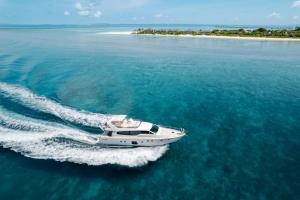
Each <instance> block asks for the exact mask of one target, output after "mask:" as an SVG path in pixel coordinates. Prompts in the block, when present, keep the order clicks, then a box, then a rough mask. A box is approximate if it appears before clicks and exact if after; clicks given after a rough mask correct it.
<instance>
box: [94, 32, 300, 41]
mask: <svg viewBox="0 0 300 200" xmlns="http://www.w3.org/2000/svg"><path fill="white" fill-rule="evenodd" d="M97 34H99V35H137V36H138V35H141V36H154V37H178V38H201V39H222V40H226V39H232V40H252V41H286V42H300V38H267V37H239V36H218V35H190V34H181V35H171V34H166V35H163V34H141V33H136V32H134V31H110V32H99V33H97Z"/></svg>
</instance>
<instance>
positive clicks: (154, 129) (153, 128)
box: [150, 124, 159, 133]
mask: <svg viewBox="0 0 300 200" xmlns="http://www.w3.org/2000/svg"><path fill="white" fill-rule="evenodd" d="M158 129H159V127H158V126H157V125H155V124H154V125H153V126H152V128H151V129H150V131H151V132H152V133H157V132H158Z"/></svg>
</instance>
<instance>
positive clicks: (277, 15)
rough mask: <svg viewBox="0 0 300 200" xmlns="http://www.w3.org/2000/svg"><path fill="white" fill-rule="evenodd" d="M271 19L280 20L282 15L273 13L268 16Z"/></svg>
mask: <svg viewBox="0 0 300 200" xmlns="http://www.w3.org/2000/svg"><path fill="white" fill-rule="evenodd" d="M268 17H269V18H274V19H280V18H281V14H280V13H278V12H272V13H271V14H269V15H268Z"/></svg>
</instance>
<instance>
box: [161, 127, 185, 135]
mask: <svg viewBox="0 0 300 200" xmlns="http://www.w3.org/2000/svg"><path fill="white" fill-rule="evenodd" d="M159 126H160V127H163V128H170V129H175V130H180V132H181V133H186V131H185V129H184V128H178V127H172V126H164V125H159Z"/></svg>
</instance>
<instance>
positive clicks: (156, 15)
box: [153, 13, 164, 18]
mask: <svg viewBox="0 0 300 200" xmlns="http://www.w3.org/2000/svg"><path fill="white" fill-rule="evenodd" d="M163 16H164V15H163V14H161V13H158V14H155V15H153V17H155V18H162V17H163Z"/></svg>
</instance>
